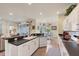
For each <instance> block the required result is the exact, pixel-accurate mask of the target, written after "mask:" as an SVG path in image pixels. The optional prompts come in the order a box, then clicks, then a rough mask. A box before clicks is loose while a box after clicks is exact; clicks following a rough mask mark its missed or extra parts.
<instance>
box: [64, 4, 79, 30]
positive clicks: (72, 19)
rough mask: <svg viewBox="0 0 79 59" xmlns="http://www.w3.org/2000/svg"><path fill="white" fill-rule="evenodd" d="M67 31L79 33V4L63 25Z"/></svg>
mask: <svg viewBox="0 0 79 59" xmlns="http://www.w3.org/2000/svg"><path fill="white" fill-rule="evenodd" d="M63 25H64V26H63V29H64V30H65V31H78V29H79V4H78V5H77V6H76V7H75V8H74V10H73V11H72V12H71V13H70V14H69V15H68V16H67V17H66V19H65V20H64V23H63Z"/></svg>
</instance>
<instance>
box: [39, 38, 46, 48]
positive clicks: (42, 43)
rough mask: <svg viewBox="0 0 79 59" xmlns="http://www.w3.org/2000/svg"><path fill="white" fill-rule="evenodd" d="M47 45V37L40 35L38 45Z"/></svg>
mask: <svg viewBox="0 0 79 59" xmlns="http://www.w3.org/2000/svg"><path fill="white" fill-rule="evenodd" d="M46 45H47V37H40V47H44V46H46Z"/></svg>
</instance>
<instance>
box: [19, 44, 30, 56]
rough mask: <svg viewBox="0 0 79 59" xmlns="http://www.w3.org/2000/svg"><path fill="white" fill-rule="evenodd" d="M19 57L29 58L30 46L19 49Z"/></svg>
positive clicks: (26, 45) (24, 45)
mask: <svg viewBox="0 0 79 59" xmlns="http://www.w3.org/2000/svg"><path fill="white" fill-rule="evenodd" d="M18 55H19V56H28V55H29V46H28V44H26V43H25V44H23V45H21V46H19V48H18Z"/></svg>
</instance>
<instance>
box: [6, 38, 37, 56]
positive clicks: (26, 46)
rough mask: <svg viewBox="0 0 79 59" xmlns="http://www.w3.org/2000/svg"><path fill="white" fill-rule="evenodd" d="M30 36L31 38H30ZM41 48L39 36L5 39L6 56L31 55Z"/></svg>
mask: <svg viewBox="0 0 79 59" xmlns="http://www.w3.org/2000/svg"><path fill="white" fill-rule="evenodd" d="M29 38H30V39H29ZM38 48H39V37H37V36H31V37H26V38H23V39H19V40H14V41H12V40H11V41H10V40H8V39H6V40H5V56H30V55H32V54H33V53H34V52H35V51H36V50H37V49H38Z"/></svg>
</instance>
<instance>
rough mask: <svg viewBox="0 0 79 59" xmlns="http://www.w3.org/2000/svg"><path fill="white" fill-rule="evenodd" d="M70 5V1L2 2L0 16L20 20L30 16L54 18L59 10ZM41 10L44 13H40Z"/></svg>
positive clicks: (34, 17)
mask: <svg viewBox="0 0 79 59" xmlns="http://www.w3.org/2000/svg"><path fill="white" fill-rule="evenodd" d="M69 5H70V4H68V3H40V4H39V3H37V4H34V3H33V4H32V5H28V4H26V3H24V4H23V3H16V4H15V3H9V4H5V3H4V4H0V17H2V18H3V19H9V20H12V21H18V22H19V21H23V20H27V19H28V18H33V19H44V18H52V17H54V15H56V13H57V11H59V12H62V11H64V9H65V8H67V7H68V6H69ZM40 12H42V13H43V14H42V15H40ZM9 13H13V15H9Z"/></svg>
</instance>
